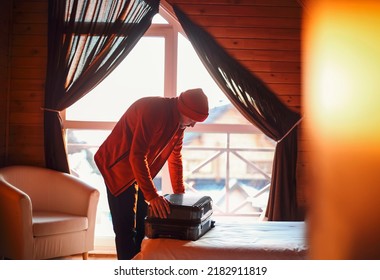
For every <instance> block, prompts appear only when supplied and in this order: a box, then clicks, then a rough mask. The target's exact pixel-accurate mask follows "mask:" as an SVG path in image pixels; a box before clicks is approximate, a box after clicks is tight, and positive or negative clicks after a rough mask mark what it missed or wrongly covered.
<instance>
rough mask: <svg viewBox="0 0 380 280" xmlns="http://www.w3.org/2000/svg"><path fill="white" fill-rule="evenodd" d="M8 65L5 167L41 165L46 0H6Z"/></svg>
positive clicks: (42, 163) (42, 152) (42, 159)
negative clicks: (7, 7) (8, 41)
mask: <svg viewBox="0 0 380 280" xmlns="http://www.w3.org/2000/svg"><path fill="white" fill-rule="evenodd" d="M8 2H10V3H11V11H12V14H11V19H12V21H11V25H10V28H9V40H10V46H11V48H10V52H9V56H8V61H9V63H10V67H9V73H10V82H9V98H8V102H7V107H8V108H7V110H8V111H9V115H8V120H7V125H8V129H7V130H8V131H7V141H6V143H7V147H6V151H7V154H6V165H10V164H31V165H40V166H43V165H44V149H43V146H44V140H43V111H42V110H41V107H43V101H44V98H43V96H44V80H45V73H46V72H45V68H46V67H45V66H46V61H47V46H46V44H47V7H48V1H47V0H28V1H26V0H8Z"/></svg>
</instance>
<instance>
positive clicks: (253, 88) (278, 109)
mask: <svg viewBox="0 0 380 280" xmlns="http://www.w3.org/2000/svg"><path fill="white" fill-rule="evenodd" d="M174 11H175V13H176V16H177V18H178V20H179V22H180V24H181V25H182V27H183V29H184V31H185V33H186V35H187V36H188V38H189V40H190V42H191V44H192V45H193V47H194V49H195V50H196V52H197V54H198V56H199V57H200V59H201V60H202V62H203V64H204V66H205V67H206V68H207V70H208V72H209V73H210V75H211V76H212V77H213V79H214V80H215V81H216V83H217V84H218V85H219V87H220V88H221V89H222V90H223V92H224V93H225V94H226V95H227V97H228V98H229V100H230V101H231V103H232V104H233V105H234V106H235V107H236V108H237V109H238V110H239V111H240V112H241V113H242V114H243V115H244V116H245V117H246V118H247V119H248V120H249V121H250V122H251V123H252V124H253V125H255V126H256V127H258V128H259V129H260V130H261V131H262V132H263V133H264V134H265V135H267V136H268V137H270V138H272V139H274V140H275V141H276V142H277V145H276V149H275V155H274V162H273V170H272V184H271V188H270V194H269V201H268V207H267V212H266V216H267V218H268V220H273V221H285V220H288V221H291V220H297V219H298V217H297V197H296V196H297V195H296V164H297V124H298V122H299V121H300V116H299V114H298V113H296V112H293V111H291V110H290V109H289V108H287V107H286V106H285V105H284V104H283V103H282V102H281V101H280V100H279V99H278V98H277V96H276V95H275V94H274V93H273V92H272V91H271V90H270V89H269V88H268V87H267V86H266V85H265V83H264V82H262V81H261V80H260V79H259V78H258V77H256V76H255V75H253V74H252V73H251V72H250V71H248V70H247V69H246V68H245V67H243V66H242V65H241V64H240V63H239V62H237V61H236V60H235V59H233V58H232V57H231V56H230V55H229V54H228V53H227V52H226V51H225V50H224V49H223V48H222V47H221V46H220V45H219V44H218V43H217V42H216V41H215V40H214V39H213V38H212V36H210V35H209V34H208V33H207V32H205V31H204V30H203V29H202V28H200V27H199V26H197V25H196V24H194V23H193V22H192V21H191V20H190V19H189V18H188V17H187V16H186V15H185V14H184V13H183V12H182V11H181V10H180V9H179V8H178V7H177V6H174Z"/></svg>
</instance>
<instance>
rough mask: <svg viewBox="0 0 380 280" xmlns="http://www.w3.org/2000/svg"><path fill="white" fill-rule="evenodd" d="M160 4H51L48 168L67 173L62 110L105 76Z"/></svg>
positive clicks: (56, 0) (90, 0) (81, 0)
mask: <svg viewBox="0 0 380 280" xmlns="http://www.w3.org/2000/svg"><path fill="white" fill-rule="evenodd" d="M158 8H159V0H129V1H128V0H118V1H116V0H98V1H97V0H49V17H48V63H47V75H46V84H45V104H44V110H45V113H44V135H45V136H44V140H45V164H46V167H48V168H51V169H55V170H58V171H62V172H67V173H69V166H68V161H67V155H66V148H65V143H64V132H63V130H62V123H61V118H60V115H59V112H60V111H62V110H64V109H66V108H67V107H69V106H71V105H72V104H74V103H75V102H76V101H77V100H79V99H80V98H82V97H83V96H84V95H86V94H87V93H88V92H89V91H91V89H93V88H94V87H95V86H96V85H97V84H99V83H100V82H101V81H102V80H103V79H104V78H106V77H107V76H108V75H109V74H110V73H111V72H112V70H113V69H115V67H116V66H117V65H119V63H120V62H121V61H122V60H123V59H124V58H125V57H126V56H127V55H128V53H129V52H130V51H131V50H132V49H133V47H134V46H135V45H136V43H137V42H138V41H139V39H140V38H141V37H142V36H143V34H144V33H145V31H146V30H147V29H148V28H149V26H150V25H151V22H152V18H153V16H154V15H155V14H156V13H158Z"/></svg>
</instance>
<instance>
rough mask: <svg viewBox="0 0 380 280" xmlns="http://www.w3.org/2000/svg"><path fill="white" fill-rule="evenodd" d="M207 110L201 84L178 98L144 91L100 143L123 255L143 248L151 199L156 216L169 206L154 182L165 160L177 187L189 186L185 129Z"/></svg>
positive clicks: (99, 153) (99, 157)
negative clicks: (184, 163) (185, 174)
mask: <svg viewBox="0 0 380 280" xmlns="http://www.w3.org/2000/svg"><path fill="white" fill-rule="evenodd" d="M207 116H208V100H207V96H206V95H205V94H204V93H203V91H202V89H199V88H198V89H190V90H187V91H185V92H182V93H181V94H180V95H179V97H174V98H165V97H144V98H141V99H139V100H137V101H136V102H135V103H133V104H132V105H131V106H130V107H129V108H128V110H127V111H126V112H125V113H124V115H123V116H122V117H121V118H120V120H119V121H118V122H117V124H116V125H115V127H114V129H113V130H112V132H111V134H110V135H109V136H108V137H107V139H106V140H105V141H104V143H103V144H102V145H101V146H100V147H99V150H98V151H97V152H96V154H95V157H94V159H95V162H96V165H97V166H98V168H99V171H100V172H101V174H102V176H103V178H104V181H105V184H106V186H107V195H108V204H109V207H110V211H111V216H112V223H113V229H114V232H115V243H116V250H117V256H118V259H132V258H133V257H134V256H135V255H136V254H137V253H138V252H139V251H140V247H141V242H142V240H143V239H144V237H145V230H144V220H145V216H146V214H147V205H148V204H149V205H150V206H151V208H152V210H153V213H154V214H155V215H156V216H157V217H161V218H166V217H167V214H168V213H169V212H170V208H169V203H168V201H167V200H166V199H165V198H164V197H163V196H161V195H159V194H158V193H157V189H156V187H155V186H154V183H153V178H154V177H155V176H156V175H157V173H158V172H159V171H160V169H161V168H162V167H163V165H164V164H165V162H166V161H167V162H168V166H169V173H170V180H171V184H172V189H173V192H174V193H184V192H185V187H184V184H183V167H182V156H181V150H182V142H183V136H184V131H185V128H186V127H189V126H190V127H193V126H194V125H195V123H196V122H203V121H204V120H205V119H206V118H207Z"/></svg>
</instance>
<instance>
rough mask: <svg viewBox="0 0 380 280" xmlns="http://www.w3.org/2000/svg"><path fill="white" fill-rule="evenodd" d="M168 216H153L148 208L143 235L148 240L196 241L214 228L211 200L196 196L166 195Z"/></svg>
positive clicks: (206, 197)
mask: <svg viewBox="0 0 380 280" xmlns="http://www.w3.org/2000/svg"><path fill="white" fill-rule="evenodd" d="M165 198H166V199H167V200H168V201H169V202H170V214H169V215H168V217H167V219H160V218H157V217H154V216H153V211H152V210H151V209H150V208H148V214H147V217H146V219H145V234H146V236H147V237H148V238H172V239H181V240H193V241H195V240H197V239H199V238H200V237H201V236H202V235H204V234H205V233H206V232H208V231H209V230H210V229H211V228H213V227H214V221H213V220H212V219H211V217H212V213H213V210H212V199H211V197H209V196H200V195H196V194H168V195H165Z"/></svg>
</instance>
